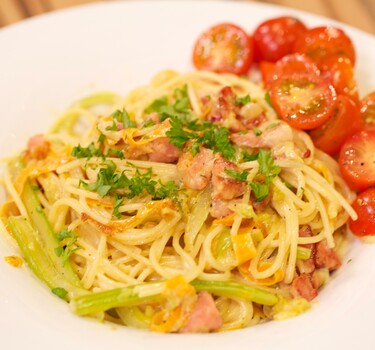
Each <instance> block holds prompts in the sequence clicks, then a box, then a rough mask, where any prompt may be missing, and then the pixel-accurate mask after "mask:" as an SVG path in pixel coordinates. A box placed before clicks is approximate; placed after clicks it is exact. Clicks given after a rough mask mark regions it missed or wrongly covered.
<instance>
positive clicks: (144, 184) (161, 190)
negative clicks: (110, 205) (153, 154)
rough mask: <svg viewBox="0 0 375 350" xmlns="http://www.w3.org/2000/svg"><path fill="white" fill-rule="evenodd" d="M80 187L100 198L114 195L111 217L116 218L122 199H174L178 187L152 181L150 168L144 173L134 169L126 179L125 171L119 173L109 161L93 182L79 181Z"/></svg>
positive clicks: (172, 183)
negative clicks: (143, 196)
mask: <svg viewBox="0 0 375 350" xmlns="http://www.w3.org/2000/svg"><path fill="white" fill-rule="evenodd" d="M80 185H81V186H83V188H85V189H86V190H88V191H92V192H97V193H98V194H99V195H100V196H101V197H105V196H107V195H115V205H114V210H113V215H114V216H116V217H120V213H119V211H118V209H119V207H120V206H121V205H122V203H123V201H122V200H121V199H122V198H123V197H125V198H128V199H131V198H134V197H136V196H139V195H142V194H144V193H147V194H150V195H151V196H152V197H153V199H164V198H167V197H168V198H171V199H176V198H177V193H178V192H179V187H178V186H177V185H176V183H175V182H173V181H168V182H166V183H162V182H161V181H160V180H159V181H156V180H154V179H153V173H152V169H151V168H150V169H148V170H146V171H144V172H141V171H140V170H139V169H136V171H135V173H134V175H133V176H132V177H128V176H126V175H125V171H123V172H122V173H119V172H118V171H117V167H116V164H115V163H114V162H113V161H111V160H106V161H105V162H104V167H102V168H101V169H100V170H99V172H98V175H97V178H96V181H95V182H92V183H87V182H85V181H83V180H81V181H80ZM116 191H117V192H116Z"/></svg>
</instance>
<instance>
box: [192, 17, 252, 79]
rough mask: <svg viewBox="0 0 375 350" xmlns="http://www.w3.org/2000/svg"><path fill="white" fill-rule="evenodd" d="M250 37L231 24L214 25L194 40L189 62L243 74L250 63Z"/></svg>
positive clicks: (207, 68)
mask: <svg viewBox="0 0 375 350" xmlns="http://www.w3.org/2000/svg"><path fill="white" fill-rule="evenodd" d="M253 55H254V43H253V38H252V37H251V36H249V35H247V33H246V32H245V31H244V30H243V29H242V28H241V27H239V26H237V25H235V24H232V23H220V24H217V25H215V26H213V27H211V28H209V29H208V30H206V31H205V32H204V33H202V34H201V35H200V36H199V38H198V39H197V41H196V42H195V45H194V49H193V64H194V66H195V67H196V68H197V69H198V70H208V71H212V72H216V73H231V74H236V75H244V74H247V72H248V71H249V69H250V67H251V64H252V62H253Z"/></svg>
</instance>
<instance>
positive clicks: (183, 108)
mask: <svg viewBox="0 0 375 350" xmlns="http://www.w3.org/2000/svg"><path fill="white" fill-rule="evenodd" d="M174 99H175V101H174V103H172V104H171V103H169V101H168V98H167V97H166V96H163V97H161V98H159V99H156V100H155V101H153V102H152V103H151V104H150V105H149V106H148V107H147V108H146V109H145V110H144V113H146V114H150V113H157V114H158V115H159V120H160V121H161V122H162V121H164V120H165V119H167V118H172V117H174V118H178V119H180V120H183V121H185V122H187V121H189V119H190V118H191V117H192V114H193V113H192V110H191V106H190V99H189V95H188V91H187V85H184V86H183V87H182V88H180V89H175V91H174Z"/></svg>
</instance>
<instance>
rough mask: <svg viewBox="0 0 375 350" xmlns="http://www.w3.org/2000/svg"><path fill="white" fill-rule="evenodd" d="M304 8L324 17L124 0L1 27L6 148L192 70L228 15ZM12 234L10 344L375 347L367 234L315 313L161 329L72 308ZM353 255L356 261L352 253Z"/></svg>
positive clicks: (370, 83)
mask: <svg viewBox="0 0 375 350" xmlns="http://www.w3.org/2000/svg"><path fill="white" fill-rule="evenodd" d="M281 14H294V15H296V16H298V17H299V18H301V19H303V20H304V21H305V22H306V23H307V24H308V25H309V26H315V25H324V24H327V23H329V22H331V23H333V22H332V21H329V20H327V19H324V18H318V17H315V16H311V15H307V14H304V13H301V12H297V11H292V10H288V9H287V8H280V7H274V6H265V5H260V4H256V3H254V4H250V3H243V4H242V3H237V2H230V3H229V2H211V1H204V2H203V1H201V2H198V1H191V2H183V1H174V2H172V1H171V2H157V1H152V2H151V1H150V2H147V3H144V2H134V3H133V2H112V3H105V4H99V5H91V6H85V7H80V8H76V9H71V10H66V11H62V12H57V13H53V14H50V15H47V16H41V17H38V18H34V19H31V20H27V21H24V22H23V23H21V24H17V25H14V26H11V27H8V28H5V29H3V30H1V31H0V52H1V53H0V105H1V108H0V120H1V128H0V157H1V156H4V155H7V154H9V153H13V152H16V151H18V150H19V149H21V148H22V147H23V146H24V144H25V142H26V140H27V137H29V136H30V135H32V134H35V133H37V132H43V131H46V130H47V129H48V127H49V126H50V125H51V124H52V122H53V120H54V119H55V118H56V116H58V115H59V113H60V112H62V111H63V110H64V109H65V108H66V107H67V106H68V105H69V104H70V103H71V102H72V101H74V100H75V99H77V98H79V97H81V96H84V95H85V94H87V93H90V92H95V91H102V90H113V91H116V92H118V93H120V94H122V95H124V94H125V93H126V92H128V91H129V90H130V89H131V88H133V87H136V86H138V85H141V84H145V83H147V81H148V80H149V79H150V78H151V77H152V76H153V75H154V74H155V73H157V72H158V71H159V70H162V69H165V68H173V69H176V70H181V71H186V70H191V69H193V67H192V65H191V52H192V46H193V43H194V41H195V39H196V38H197V36H198V34H199V33H201V32H202V31H203V30H205V29H206V28H208V27H209V26H211V25H213V24H216V23H218V22H221V21H232V22H234V23H237V24H239V25H241V26H243V27H244V28H245V29H246V30H248V31H251V30H252V29H254V28H255V26H256V25H257V24H259V23H260V22H261V21H262V20H263V19H267V18H270V17H273V16H276V15H281ZM340 26H341V27H344V28H345V29H346V30H347V32H348V33H349V35H350V36H351V37H352V39H353V40H354V43H355V45H356V48H357V53H358V61H357V75H358V78H359V80H360V86H361V91H362V94H364V93H366V92H369V91H370V90H371V89H375V70H374V69H373V62H375V39H374V37H371V36H370V35H368V34H365V33H363V32H360V31H358V30H354V29H352V28H348V27H347V26H344V25H340ZM14 253H17V249H16V248H15V247H14V246H12V244H10V241H8V240H4V239H3V238H2V239H0V348H1V349H27V348H32V349H38V350H44V349H55V350H60V349H61V350H62V349H64V350H66V349H91V350H95V349H126V348H128V349H130V348H131V349H133V350H135V349H143V350H145V349H153V350H157V349H169V348H177V349H179V350H184V349H201V348H202V349H203V348H204V349H206V350H208V349H215V350H221V349H237V348H241V349H252V350H253V349H265V350H266V349H289V350H291V349H298V350H305V349H353V348H357V347H360V348H361V349H374V348H375V337H374V336H373V333H374V325H375V296H374V295H375V273H374V271H375V270H374V265H375V264H374V263H375V245H364V244H361V243H360V242H358V241H355V242H354V243H353V245H352V246H351V248H350V251H349V253H348V255H347V258H346V260H345V261H344V262H343V267H342V268H341V269H340V270H339V271H338V272H337V273H336V274H335V276H334V278H333V279H332V280H331V282H330V283H329V285H328V286H327V287H326V288H325V289H324V290H323V291H322V292H321V293H320V295H319V297H318V299H317V301H316V302H315V303H314V305H313V307H312V309H311V311H309V312H307V313H305V314H303V315H302V316H299V317H297V318H294V319H291V320H287V321H281V322H270V323H267V324H264V325H260V326H256V327H253V328H247V329H242V330H238V331H233V332H227V333H221V334H209V335H161V334H153V333H146V332H143V331H135V330H129V329H126V328H125V327H118V326H117V327H115V326H113V325H108V324H100V323H98V322H96V321H92V320H89V319H85V318H80V317H77V316H75V315H73V314H71V312H70V310H69V308H68V306H67V304H65V303H64V302H62V301H60V300H59V299H58V298H57V297H54V296H53V295H52V294H51V293H50V291H49V290H48V289H47V288H46V287H45V286H44V285H42V284H41V283H40V282H39V281H38V280H37V279H36V278H35V277H34V276H33V275H32V274H31V272H30V271H29V270H28V268H27V267H26V266H24V267H22V268H21V269H16V268H13V267H11V266H9V265H8V264H6V263H5V262H4V259H3V257H4V256H6V255H10V254H14ZM349 259H352V260H351V262H350V263H347V260H349Z"/></svg>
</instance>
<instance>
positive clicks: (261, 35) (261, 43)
mask: <svg viewBox="0 0 375 350" xmlns="http://www.w3.org/2000/svg"><path fill="white" fill-rule="evenodd" d="M306 29H307V28H306V26H305V25H304V24H303V23H302V22H301V21H300V20H299V19H297V18H294V17H290V16H282V17H276V18H272V19H269V20H267V21H265V22H263V23H261V24H260V25H259V26H258V27H257V28H256V29H255V31H254V34H253V37H254V50H255V57H256V60H257V61H258V62H259V61H269V62H276V61H277V60H279V59H280V58H282V57H284V56H285V55H288V54H290V53H291V52H292V51H293V46H294V43H295V42H296V40H297V38H298V37H299V36H300V35H302V34H303V33H304V32H305V31H306Z"/></svg>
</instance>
